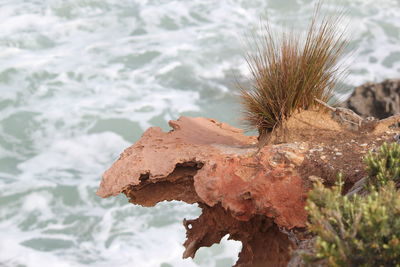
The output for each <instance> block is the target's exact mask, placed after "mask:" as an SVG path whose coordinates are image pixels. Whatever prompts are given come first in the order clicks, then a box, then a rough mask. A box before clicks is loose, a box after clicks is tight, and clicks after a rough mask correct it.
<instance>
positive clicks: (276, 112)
mask: <svg viewBox="0 0 400 267" xmlns="http://www.w3.org/2000/svg"><path fill="white" fill-rule="evenodd" d="M319 13H320V5H317V7H316V9H315V14H314V16H313V19H312V21H311V24H310V26H309V28H308V32H307V34H306V35H305V36H302V35H301V34H297V33H294V32H290V33H283V34H280V35H276V34H273V32H272V30H271V28H270V27H269V25H266V26H265V28H264V30H265V34H264V36H263V37H262V38H261V39H257V40H256V42H255V43H256V44H255V47H256V53H255V54H249V55H247V57H246V60H247V63H248V66H249V68H250V71H251V76H252V80H253V83H252V86H251V87H250V88H244V87H241V90H240V91H241V102H242V104H243V106H244V122H245V124H246V126H248V128H250V129H255V130H258V132H259V140H260V141H261V140H263V139H264V138H265V137H268V136H269V133H271V132H272V131H273V130H274V129H277V128H280V127H281V126H282V124H283V122H284V121H285V120H286V119H288V118H289V117H290V116H291V115H292V114H293V113H294V112H295V111H298V110H301V109H309V108H311V107H313V106H314V105H316V102H315V101H314V99H315V98H317V99H320V100H322V101H324V102H327V101H328V100H330V99H331V97H332V91H333V88H334V87H335V84H336V83H337V81H338V78H339V77H341V74H343V71H341V69H340V67H339V66H338V61H339V58H340V56H341V55H342V54H343V52H344V48H345V40H344V37H343V32H339V31H338V29H339V27H338V24H339V22H340V19H341V18H342V14H343V13H340V15H338V16H337V17H332V16H329V17H328V16H325V17H323V18H322V20H321V21H320V22H318V17H319V16H318V14H319Z"/></svg>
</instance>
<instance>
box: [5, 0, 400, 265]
mask: <svg viewBox="0 0 400 267" xmlns="http://www.w3.org/2000/svg"><path fill="white" fill-rule="evenodd" d="M0 4H1V9H0V29H1V31H0V48H1V50H0V266H41V267H42V266H85V265H87V266H139V267H142V266H144V267H147V266H149V267H150V266H151V267H153V266H154V267H170V266H220V267H222V266H231V265H232V264H233V263H234V262H235V261H236V259H237V253H238V251H240V246H241V245H240V243H239V242H234V241H229V242H228V241H226V240H224V241H223V242H222V244H221V245H215V246H213V247H212V248H209V249H201V250H200V251H199V252H198V254H197V256H196V258H195V259H194V260H192V259H186V260H182V259H181V255H182V253H183V247H182V245H181V244H182V243H183V242H184V239H185V232H184V228H183V226H182V224H181V221H182V219H183V218H195V217H196V216H198V215H199V213H200V211H199V209H198V208H197V207H196V206H194V205H186V204H184V203H179V202H172V203H161V204H159V205H157V206H156V207H155V208H142V207H138V206H133V205H131V204H128V203H127V200H126V198H125V197H124V196H118V197H115V198H110V199H100V198H98V197H97V196H96V195H95V191H96V190H97V187H98V185H99V182H100V178H101V174H102V173H103V171H104V170H106V169H107V168H108V167H109V166H110V165H111V164H112V162H113V161H115V160H116V159H117V157H118V155H119V153H121V152H122V150H123V149H124V148H126V147H128V146H129V145H130V144H132V143H133V142H135V141H136V140H138V138H139V137H140V136H141V134H142V133H143V131H144V130H145V129H147V128H148V127H150V126H161V127H162V128H163V129H164V130H167V129H168V126H167V122H168V120H170V119H176V118H177V117H179V116H180V115H190V116H206V117H213V118H216V119H218V120H221V121H224V122H228V123H231V124H233V125H236V126H239V125H240V121H239V120H238V117H239V114H240V113H239V108H240V107H239V105H238V104H237V102H236V98H235V90H234V89H235V81H236V79H237V80H240V81H242V80H243V81H244V80H245V79H246V76H248V71H247V68H246V63H245V61H244V59H243V56H244V54H245V53H246V52H247V49H246V45H245V43H246V40H248V38H249V36H251V35H252V33H254V32H257V29H258V28H259V23H260V21H264V20H265V19H266V18H268V19H269V21H270V23H271V25H272V26H273V27H274V28H276V29H278V30H279V29H280V28H281V27H282V26H284V25H294V26H293V27H294V29H295V30H299V31H300V30H304V29H305V27H306V25H307V23H308V21H309V19H310V17H311V15H312V10H313V4H314V1H306V0H297V1H296V0H287V1H282V0H273V1H272V0H271V1H266V0H264V1H261V0H218V1H211V0H209V1H206V0H202V1H200V0H192V1H183V0H182V1H163V0H135V1H125V0H103V1H101V0H97V1H95V0H72V1H61V0H58V1H57V0H47V1H46V0H45V1H35V0H29V1H28V0H12V1H11V0H10V1H6V0H0ZM341 7H344V8H345V9H347V10H348V14H347V15H346V17H345V20H346V21H347V22H348V26H346V25H345V24H344V25H343V27H344V28H345V27H347V28H348V29H347V30H348V32H349V37H350V38H351V41H350V48H351V50H352V55H351V61H350V64H349V71H350V73H349V76H348V78H347V79H346V80H345V81H343V82H344V83H345V84H346V88H351V86H355V85H359V84H361V83H363V82H366V81H381V80H382V79H385V78H396V77H399V76H400V75H399V74H400V3H399V2H398V1H396V0H392V1H391V0H380V1H379V3H378V1H372V0H347V1H345V0H341V1H328V4H327V5H325V6H324V11H326V12H328V13H329V12H331V11H333V10H335V9H336V8H341Z"/></svg>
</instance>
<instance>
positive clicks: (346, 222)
mask: <svg viewBox="0 0 400 267" xmlns="http://www.w3.org/2000/svg"><path fill="white" fill-rule="evenodd" d="M342 186H343V183H342V182H340V181H339V182H338V183H337V184H336V186H334V187H333V188H331V189H329V188H325V187H324V186H323V185H322V184H321V183H317V184H315V187H314V189H313V190H312V191H310V193H309V198H308V203H307V207H306V209H307V211H308V212H309V225H308V226H309V229H310V231H311V232H313V233H315V234H316V235H317V237H316V242H315V253H314V254H312V255H304V259H305V260H306V262H307V263H308V264H309V265H311V266H313V265H314V264H316V263H321V262H322V263H323V264H327V265H328V266H371V267H372V266H374V267H375V266H400V193H399V192H397V191H396V188H395V185H394V183H393V182H391V181H389V182H387V183H386V185H385V186H382V187H381V188H379V189H378V190H375V191H373V192H371V193H370V194H369V195H367V196H365V197H362V196H359V195H357V194H356V195H354V196H352V197H347V196H342V194H341V191H342Z"/></svg>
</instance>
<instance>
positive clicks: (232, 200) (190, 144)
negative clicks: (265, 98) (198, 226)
mask: <svg viewBox="0 0 400 267" xmlns="http://www.w3.org/2000/svg"><path fill="white" fill-rule="evenodd" d="M170 125H171V126H172V127H173V129H174V130H173V131H171V132H168V133H164V132H162V131H161V130H160V128H150V129H149V130H147V131H146V132H145V133H144V134H143V136H142V138H141V140H140V141H139V142H137V143H136V144H135V145H133V146H132V147H130V148H128V149H127V150H125V151H124V153H123V154H122V155H121V157H120V159H119V160H118V161H117V162H115V163H114V165H113V166H112V167H111V168H110V169H109V170H108V171H107V172H106V173H105V174H104V176H103V180H102V182H101V185H100V189H99V190H98V193H97V194H98V195H99V196H101V197H108V196H110V195H117V194H119V193H121V192H129V194H128V196H129V197H130V198H131V200H132V202H133V203H136V204H141V205H144V206H151V205H154V204H156V202H155V201H154V199H156V200H157V201H162V200H165V199H166V200H172V199H175V200H183V201H186V202H188V203H194V202H200V203H205V204H207V205H208V206H211V207H212V206H214V205H216V204H218V203H221V205H222V207H224V208H225V209H226V210H229V211H230V212H231V213H232V214H233V216H235V217H236V218H237V219H239V220H243V221H247V220H249V219H251V218H252V217H253V216H254V215H265V216H267V217H269V218H272V219H273V220H274V221H275V223H277V224H278V225H279V226H283V227H286V228H289V229H290V228H293V227H304V226H305V220H306V213H305V211H304V209H303V207H304V201H305V192H306V190H305V188H304V187H303V183H302V179H301V178H300V176H299V174H298V172H297V171H296V167H297V166H299V165H301V163H302V161H303V159H304V155H303V154H302V151H304V148H301V147H300V146H298V145H294V144H292V145H275V146H268V147H265V148H264V149H262V150H261V151H260V153H258V154H257V155H256V156H253V155H254V153H255V150H256V149H255V148H254V144H255V141H256V139H255V137H248V136H245V135H243V133H242V131H241V130H239V129H236V128H233V127H231V126H229V125H227V124H223V123H219V122H216V121H215V120H210V119H204V118H188V117H182V118H180V119H179V120H178V121H171V122H170ZM177 181H179V182H177ZM160 183H162V184H161V188H160ZM168 183H174V184H179V189H178V187H177V186H173V188H174V189H171V190H173V191H170V190H168V189H167V187H168ZM192 183H193V184H194V185H191V184H192ZM149 186H150V187H151V188H152V189H151V190H150V191H151V192H152V193H151V194H148V193H142V192H144V191H146V192H149V190H148V188H147V189H144V188H145V187H149ZM193 186H194V188H193ZM155 188H160V190H156V189H155ZM139 191H141V192H139ZM159 191H163V193H161V195H160V193H158V192H159ZM141 193H142V194H141ZM138 194H141V195H140V197H138Z"/></svg>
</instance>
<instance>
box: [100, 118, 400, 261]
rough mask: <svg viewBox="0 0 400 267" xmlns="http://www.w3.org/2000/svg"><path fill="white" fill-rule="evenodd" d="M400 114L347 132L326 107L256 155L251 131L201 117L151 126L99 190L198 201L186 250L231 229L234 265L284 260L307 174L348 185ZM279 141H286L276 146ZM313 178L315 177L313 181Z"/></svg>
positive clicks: (298, 229)
mask: <svg viewBox="0 0 400 267" xmlns="http://www.w3.org/2000/svg"><path fill="white" fill-rule="evenodd" d="M399 122H400V116H398V117H392V118H389V119H386V120H383V121H380V122H377V123H376V124H374V127H373V128H371V129H369V132H365V133H363V134H360V133H359V132H354V131H349V130H347V129H345V128H344V127H343V126H342V125H340V123H338V122H337V121H336V120H334V119H332V118H331V115H330V114H329V113H326V112H321V111H319V112H317V111H303V112H301V113H299V114H296V115H295V116H293V117H292V118H291V119H290V120H289V121H287V122H286V124H285V131H277V132H276V135H275V136H273V138H272V139H271V140H272V141H273V142H274V143H275V144H274V145H268V146H265V147H263V148H262V149H260V150H259V152H258V153H257V147H256V141H257V139H256V137H253V136H245V135H244V134H243V132H242V131H241V130H240V129H237V128H234V127H231V126H229V125H227V124H224V123H220V122H218V121H216V120H212V119H205V118H188V117H181V118H180V119H179V120H177V121H171V122H170V123H169V124H170V126H171V127H172V130H171V131H170V132H163V131H162V130H161V129H160V128H158V127H153V128H150V129H148V130H147V131H146V132H145V133H144V134H143V136H142V138H141V139H140V140H139V141H138V142H137V143H136V144H134V145H133V146H131V147H129V148H127V149H126V150H125V151H124V152H123V153H122V154H121V156H120V158H119V159H118V160H117V161H116V162H115V163H114V164H113V166H112V167H111V168H110V169H109V170H107V171H106V172H105V174H104V176H103V179H102V182H101V185H100V188H99V190H98V192H97V194H98V195H99V196H101V197H109V196H112V195H117V194H120V193H124V194H125V195H126V196H127V197H128V198H129V199H130V202H132V203H133V204H139V205H142V206H148V207H150V206H154V205H156V204H157V203H158V202H160V201H164V200H180V201H185V202H187V203H199V206H200V207H201V208H202V215H201V216H200V217H199V218H197V219H195V220H190V221H186V220H184V226H185V228H186V230H187V240H186V242H185V244H184V246H185V247H186V251H185V253H184V257H193V256H194V255H195V253H196V251H197V249H198V248H200V247H203V246H211V245H212V244H214V243H218V242H219V241H220V240H221V238H222V237H223V236H225V235H226V234H229V236H230V239H234V240H239V241H241V242H242V244H243V247H242V251H241V253H240V255H239V260H238V262H237V263H236V265H235V266H286V265H287V264H288V262H289V260H290V257H291V255H290V251H292V250H294V249H296V247H297V244H298V242H299V240H301V239H302V232H303V231H304V227H305V226H306V218H307V214H306V212H305V210H304V205H305V201H306V193H307V191H308V190H309V188H310V187H311V183H312V182H311V181H312V180H313V179H324V180H325V181H326V183H327V184H329V183H332V182H333V180H334V179H335V177H336V175H337V173H338V172H342V173H343V174H344V177H345V178H346V179H347V180H346V182H347V184H348V188H350V187H351V186H352V184H354V183H355V182H356V181H357V180H359V179H360V178H362V177H363V175H364V173H363V167H362V166H363V164H362V157H363V155H364V154H365V153H366V152H367V151H368V150H369V149H374V148H376V147H377V146H379V145H380V144H382V143H383V142H384V141H390V140H393V137H394V135H395V134H396V133H398V132H399V128H398V126H397V124H398V123H399ZM283 141H284V143H282V142H283ZM318 177H319V178H318Z"/></svg>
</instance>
